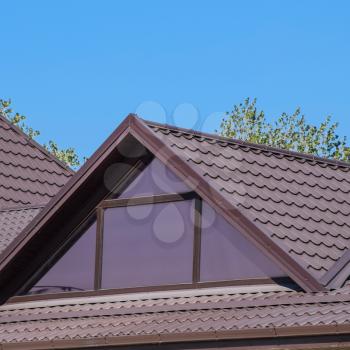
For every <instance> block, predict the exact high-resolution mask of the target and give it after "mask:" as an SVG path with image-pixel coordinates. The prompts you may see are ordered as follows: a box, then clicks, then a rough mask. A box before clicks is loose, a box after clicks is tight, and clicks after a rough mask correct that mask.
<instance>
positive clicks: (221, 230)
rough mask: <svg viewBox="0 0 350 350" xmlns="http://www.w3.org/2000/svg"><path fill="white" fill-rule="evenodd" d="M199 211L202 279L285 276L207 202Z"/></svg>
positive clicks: (217, 279) (218, 279)
mask: <svg viewBox="0 0 350 350" xmlns="http://www.w3.org/2000/svg"><path fill="white" fill-rule="evenodd" d="M202 213H203V215H202V226H203V227H202V240H201V273H200V276H201V277H200V278H201V281H203V282H204V281H220V280H235V279H248V278H267V277H282V276H285V273H284V272H283V271H281V270H280V269H279V268H278V266H276V265H275V264H274V263H273V262H271V261H270V260H269V259H268V258H267V257H266V256H265V255H263V253H261V252H260V251H259V250H258V249H257V248H256V247H255V246H254V245H253V244H252V243H251V242H249V241H248V240H247V239H246V238H245V237H244V236H243V235H242V234H240V233H239V232H238V231H236V230H235V229H234V228H233V227H232V226H231V225H230V224H229V223H228V222H227V221H226V220H225V219H224V218H223V217H221V216H220V215H218V214H216V212H215V211H214V210H213V209H211V207H210V206H209V205H207V204H206V203H203V211H202Z"/></svg>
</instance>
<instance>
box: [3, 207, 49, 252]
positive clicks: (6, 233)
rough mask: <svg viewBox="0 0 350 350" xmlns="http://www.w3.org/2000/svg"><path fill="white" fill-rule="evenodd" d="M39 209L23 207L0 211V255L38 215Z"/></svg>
mask: <svg viewBox="0 0 350 350" xmlns="http://www.w3.org/2000/svg"><path fill="white" fill-rule="evenodd" d="M41 209H42V208H41V207H37V206H36V207H33V206H29V207H24V208H15V209H6V210H1V211H0V254H1V253H2V252H3V251H4V250H5V249H6V248H7V247H8V245H9V244H10V243H11V242H12V241H13V240H14V239H15V238H16V237H17V236H18V235H19V234H20V233H21V232H22V231H23V229H24V228H25V227H26V226H27V225H28V224H29V223H30V222H31V221H32V220H33V219H34V217H35V216H36V215H38V214H39V212H40V210H41Z"/></svg>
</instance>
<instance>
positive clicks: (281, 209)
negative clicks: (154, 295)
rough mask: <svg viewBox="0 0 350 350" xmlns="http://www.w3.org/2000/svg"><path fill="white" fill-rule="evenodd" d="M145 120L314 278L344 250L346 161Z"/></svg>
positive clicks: (348, 216) (348, 231) (349, 186)
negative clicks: (337, 160)
mask: <svg viewBox="0 0 350 350" xmlns="http://www.w3.org/2000/svg"><path fill="white" fill-rule="evenodd" d="M148 125H149V127H150V128H151V129H152V130H153V131H154V132H155V133H156V135H158V137H159V138H160V139H161V140H162V142H164V143H166V144H167V145H168V146H169V147H170V148H171V149H172V151H173V152H174V153H176V154H177V155H178V156H179V157H181V158H182V159H183V160H184V161H185V162H186V163H187V164H189V165H190V166H191V167H192V168H193V169H195V170H196V171H197V172H198V173H200V174H201V176H203V178H205V179H206V180H207V182H208V183H210V185H211V186H212V187H215V188H216V189H217V190H218V191H219V192H220V193H221V194H222V196H223V197H225V198H226V199H227V200H228V201H229V202H230V203H232V205H234V206H236V207H237V208H239V209H240V210H241V211H242V213H244V215H245V216H247V217H248V218H250V219H251V220H252V221H253V222H254V223H255V224H256V225H257V226H258V227H259V228H261V230H262V231H263V232H264V233H265V234H266V235H267V236H268V237H270V238H271V239H272V240H273V241H274V242H276V244H278V246H279V247H281V248H282V249H283V250H284V251H286V252H288V254H290V255H291V256H292V257H293V258H294V259H295V260H297V261H298V262H300V263H301V264H302V265H303V266H305V268H306V269H307V270H308V271H309V272H310V274H312V275H313V276H314V277H315V278H316V279H318V280H321V279H322V277H324V276H325V275H326V274H327V272H329V271H330V269H331V268H332V267H333V266H334V264H335V262H336V261H337V260H338V259H340V257H342V256H343V255H344V253H345V252H346V251H348V248H349V244H350V199H349V193H350V164H348V163H344V162H336V161H330V160H327V159H323V158H318V157H312V156H310V155H303V154H300V153H294V152H288V151H283V150H280V149H275V148H271V147H266V146H259V145H255V144H249V143H247V142H241V141H237V140H231V139H226V138H221V137H219V136H216V135H209V134H203V133H197V132H194V131H191V130H185V129H180V128H174V127H171V126H164V125H159V124H155V123H152V122H148Z"/></svg>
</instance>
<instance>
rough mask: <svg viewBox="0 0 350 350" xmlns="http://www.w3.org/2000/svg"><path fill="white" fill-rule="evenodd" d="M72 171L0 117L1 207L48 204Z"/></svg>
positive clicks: (0, 208) (70, 175)
mask: <svg viewBox="0 0 350 350" xmlns="http://www.w3.org/2000/svg"><path fill="white" fill-rule="evenodd" d="M73 173H74V172H73V171H72V170H71V169H69V168H68V167H66V166H65V165H64V164H63V163H61V162H60V161H59V160H58V159H56V158H55V157H54V156H52V155H51V154H50V153H49V152H47V151H46V150H45V149H44V148H43V147H42V146H40V145H39V144H37V143H36V142H35V141H33V140H30V139H29V137H28V136H27V135H25V134H24V133H23V132H22V131H21V130H20V129H19V128H17V127H16V126H14V125H12V124H11V123H10V122H9V121H8V120H6V119H5V118H3V117H2V116H0V210H2V209H7V208H13V207H16V206H18V207H23V206H27V205H44V204H47V203H48V202H49V200H50V199H51V198H52V197H54V196H55V195H56V193H57V192H58V191H59V190H60V189H61V188H62V187H63V186H64V185H65V183H66V182H67V181H68V179H69V178H70V177H72V175H73Z"/></svg>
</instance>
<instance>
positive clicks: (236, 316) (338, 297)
mask: <svg viewBox="0 0 350 350" xmlns="http://www.w3.org/2000/svg"><path fill="white" fill-rule="evenodd" d="M349 320H350V287H349V286H346V287H344V288H342V289H340V290H338V291H333V292H326V293H324V292H320V293H303V292H297V291H293V290H289V289H287V288H281V287H278V286H260V287H259V291H257V286H251V287H227V288H212V289H204V290H192V291H191V290H190V291H189V290H187V291H185V290H183V291H176V292H153V293H147V294H142V293H139V294H132V295H130V294H129V295H114V296H104V297H102V296H99V297H85V298H79V299H61V300H51V301H50V300H49V301H37V302H26V303H21V304H16V303H15V304H8V305H3V306H1V307H0V324H1V326H0V342H1V343H2V344H3V345H6V344H9V343H10V344H12V345H16V344H18V345H21V346H25V345H26V344H27V348H31V347H38V348H43V347H44V346H45V344H50V347H51V346H53V345H55V344H56V345H59V344H60V342H62V344H63V346H64V344H65V346H66V347H70V346H72V345H74V341H76V344H75V346H77V344H79V342H80V344H84V345H85V346H87V345H90V346H93V345H94V346H101V345H102V344H103V343H107V344H108V343H109V344H111V342H113V343H114V344H118V343H119V344H121V343H125V344H126V343H128V344H132V343H138V344H141V343H149V342H150V343H154V342H160V341H164V342H167V341H175V340H177V341H180V339H185V340H189V339H191V338H192V340H194V339H196V337H197V338H198V339H206V338H209V339H211V340H213V339H215V338H219V337H220V336H221V337H225V336H226V337H230V338H233V339H235V338H236V339H239V338H243V339H244V338H246V339H248V341H249V342H251V340H252V338H254V337H256V338H258V337H276V336H283V335H284V336H286V335H289V336H290V335H293V334H299V335H301V334H306V333H307V332H308V329H311V333H313V334H315V332H316V334H317V332H318V333H321V334H326V333H327V332H334V333H336V332H337V333H339V332H340V331H341V330H343V331H344V330H346V331H347V332H348V331H349V325H350V321H349ZM125 338H126V339H125ZM98 340H100V342H99V341H98ZM126 341H127V342H126ZM30 343H32V346H31V345H30ZM62 344H61V346H62ZM39 345H41V346H40V347H39Z"/></svg>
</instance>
